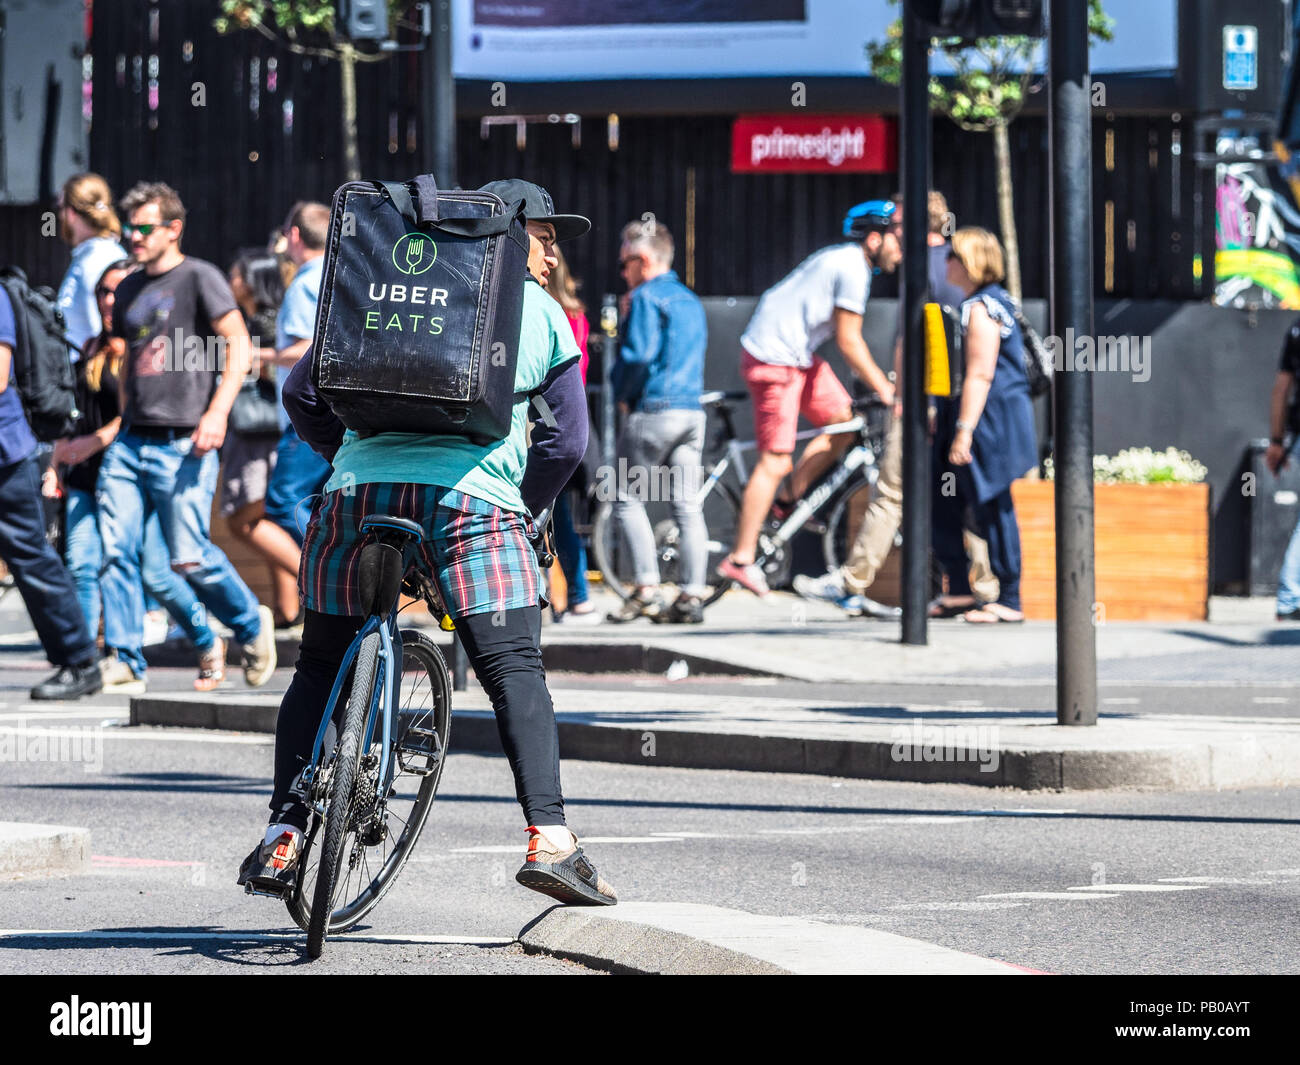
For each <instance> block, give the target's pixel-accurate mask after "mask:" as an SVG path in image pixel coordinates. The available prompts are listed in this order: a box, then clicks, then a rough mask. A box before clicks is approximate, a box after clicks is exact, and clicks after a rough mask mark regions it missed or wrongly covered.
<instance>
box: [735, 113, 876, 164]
mask: <svg viewBox="0 0 1300 1065" xmlns="http://www.w3.org/2000/svg"><path fill="white" fill-rule="evenodd" d="M897 169H898V128H897V126H896V124H895V122H894V120H893V119H892V118H885V117H884V116H882V115H746V116H744V117H742V118H738V119H736V122H735V125H733V126H732V128H731V170H732V172H733V173H745V172H754V171H762V172H766V173H787V174H803V173H841V172H843V173H856V174H881V173H892V172H893V171H894V170H897Z"/></svg>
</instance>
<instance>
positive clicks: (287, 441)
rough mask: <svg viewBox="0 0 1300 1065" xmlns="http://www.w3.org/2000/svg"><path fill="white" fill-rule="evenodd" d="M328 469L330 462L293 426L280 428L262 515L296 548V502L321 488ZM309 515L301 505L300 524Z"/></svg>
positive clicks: (298, 531) (299, 540)
mask: <svg viewBox="0 0 1300 1065" xmlns="http://www.w3.org/2000/svg"><path fill="white" fill-rule="evenodd" d="M330 471H331V467H330V464H329V463H328V462H326V461H325V460H324V459H323V458H321V457H320V456H319V455H318V454H316V452H314V451H313V450H312V449H311V445H310V444H307V443H305V442H304V441H303V439H302V437H300V436H299V435H298V433H297V432H296V431H295V430H294V428H293V426H289V428H288V429H286V430H285V431H284V435H282V436H281V437H280V443H279V445H278V446H277V447H276V449H275V468H274V469H273V470H272V471H271V480H270V483H269V484H267V486H266V516H267V517H268V518H270V519H271V520H272V521H273V522H275V524H276V525H278V526H280V528H282V529H283V530H284V531H285V532H287V533H288V534H289V535H290V536H292V537H293V538H294V540H295V541H297V543H298V546H299V547H302V536H303V534H302V531H301V529H300V527H299V523H298V504H299V503H301V502H302V501H303V500H304V499H309V498H311V497H312V496H314V495H317V494H318V493H319V492H320V490H321V489H322V488H324V487H325V482H326V481H328V480H329V477H330ZM310 514H311V508H310V507H304V508H303V510H302V520H303V524H304V525H305V524H306V521H307V518H308V517H309V516H310Z"/></svg>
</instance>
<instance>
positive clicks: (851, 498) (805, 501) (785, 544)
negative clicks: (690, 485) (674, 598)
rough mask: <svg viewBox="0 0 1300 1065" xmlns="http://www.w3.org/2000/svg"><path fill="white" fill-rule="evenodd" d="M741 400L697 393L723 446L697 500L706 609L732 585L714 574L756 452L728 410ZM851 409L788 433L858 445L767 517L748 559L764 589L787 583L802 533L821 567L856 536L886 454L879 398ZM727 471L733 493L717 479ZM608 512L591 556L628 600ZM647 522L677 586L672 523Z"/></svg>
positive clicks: (602, 511) (625, 563) (627, 575)
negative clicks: (748, 457)
mask: <svg viewBox="0 0 1300 1065" xmlns="http://www.w3.org/2000/svg"><path fill="white" fill-rule="evenodd" d="M742 401H744V402H748V401H749V393H748V392H706V393H704V394H703V395H701V396H700V405H701V406H702V407H704V408H705V410H708V411H712V412H713V413H714V414H715V415H716V416H717V418H718V420H719V421H720V422H721V430H720V432H719V434H718V438H717V440H716V442H715V445H714V446H715V447H717V446H719V445H722V446H724V448H725V452H724V454H723V456H722V457H721V458H720V459H719V460H718V461H717V462H715V463H714V464H713V465H712V466H711V467H709V469H708V476H707V477H706V478H705V480H704V482H703V484H702V485H701V486H700V489H699V492H698V493H697V497H696V498H697V499H698V500H699V502H700V506H701V508H702V510H703V511H704V517H705V525H706V526H707V528H708V530H709V539H708V546H709V559H708V565H707V573H708V580H709V593H708V595H706V596H704V597H703V601H704V604H705V605H706V606H708V605H709V604H711V603H714V602H716V601H717V600H718V599H719V598H720V597H721V596H722V594H723V593H724V592H726V591H727V589H728V588H729V587H730V586H731V583H732V582H731V581H728V580H724V579H723V578H721V577H719V576H718V575H717V572H716V571H717V566H718V563H719V562H721V561H722V559H723V558H724V557H725V556H726V555H727V553H728V552H729V551H730V550H731V542H732V537H733V534H734V532H735V528H736V523H737V520H738V518H739V515H740V501H741V497H742V495H743V494H744V490H745V485H746V484H748V482H749V469H748V466H747V464H746V461H745V453H746V452H748V451H756V450H757V448H758V445H757V442H756V441H753V440H741V439H740V438H739V434H738V433H737V432H736V426H735V420H734V418H733V416H732V406H733V405H734V404H736V403H739V402H742ZM853 410H854V411H856V412H858V413H856V414H855V416H854V417H853V418H851V419H849V420H848V421H846V422H838V423H836V424H834V425H827V426H824V427H822V428H821V429H808V430H804V431H803V432H800V433H798V434H796V436H795V439H796V440H808V439H811V438H812V437H815V436H820V435H821V434H822V433H827V434H830V435H839V434H844V433H852V434H856V436H857V442H856V443H855V444H853V445H852V446H851V447H850V448H849V449H848V450H847V451H846V452H845V453H844V454H843V455H842V456H840V458H839V459H838V461H837V462H836V463H835V465H834V466H832V467H831V469H830V470H828V471H827V472H826V473H825V474H824V475H823V476H822V477H821V478H820V480H818V481H817V482H816V483H815V484H814V485H813V486H812V487H811V488H810V489H809V490H808V492H807V494H806V495H805V496H804V497H803V498H802V499H801V500H799V501H798V502H797V503H796V504H795V505H794V506H793V507H792V508H791V509H790V510H789V511H788V512H787V513H784V514H781V513H779V512H778V511H775V510H774V511H773V514H772V515H770V516H769V518H768V521H767V522H766V523H765V526H764V528H763V531H762V532H761V533H760V535H759V542H758V551H757V554H756V555H755V561H756V562H757V563H758V564H759V565H760V566H761V567H762V568H763V572H764V574H765V576H766V577H767V581H768V584H769V585H770V586H771V587H773V588H777V587H783V586H784V585H786V584H788V583H789V576H790V568H791V563H792V558H791V542H792V541H793V539H794V537H795V535H796V534H797V533H799V532H800V531H801V530H805V529H806V530H808V531H810V532H815V533H819V534H820V535H821V547H822V554H823V557H824V560H825V563H826V568H827V569H828V570H830V569H836V568H838V567H839V566H840V565H842V564H843V562H844V561H845V559H847V557H848V554H849V551H850V550H851V548H852V545H853V541H854V539H855V538H856V537H857V532H858V528H859V526H860V525H861V523H862V518H863V515H864V514H865V513H866V509H867V506H868V504H869V503H870V501H871V494H872V492H873V490H874V487H875V484H876V481H877V480H878V478H879V476H880V471H879V467H878V465H877V459H878V458H879V456H880V455H881V453H882V452H883V451H884V449H885V436H886V432H887V429H888V421H887V419H888V414H889V407H888V406H887V405H886V404H885V403H884V402H883V401H882V400H880V398H879V397H876V396H870V397H867V398H864V399H859V400H855V401H854V403H853ZM732 469H734V470H735V479H736V481H737V482H738V483H739V488H737V487H735V486H733V485H732V484H731V483H730V481H729V480H724V479H723V478H724V477H726V475H727V473H728V471H730V470H732ZM654 505H659V506H662V504H652V506H654ZM647 509H649V507H648V508H647ZM823 514H824V515H825V519H824V520H823V519H822V515H823ZM613 515H614V506H613V502H612V501H602V503H601V505H600V508H599V510H598V511H597V514H596V519H595V521H594V522H593V524H592V532H591V547H592V554H593V555H594V556H595V559H596V565H597V567H598V568H599V569H600V572H601V574H602V576H603V577H604V580H605V583H606V585H607V586H608V587H609V588H610V589H612V590H613V591H614V592H615V593H616V594H617V595H618V596H619V597H620V598H621V599H627V598H628V597H629V596H631V595H632V594H633V592H634V591H635V590H636V584H635V581H634V576H635V575H634V574H633V573H632V572H631V559H630V558H629V557H628V552H626V551H625V550H624V547H623V545H622V543H621V542H620V537H619V536H618V531H617V529H616V528H615V522H614V520H613ZM651 524H652V527H653V529H654V535H655V549H656V553H657V555H658V559H659V572H660V578H661V579H662V580H663V581H664V582H665V583H669V584H676V583H678V578H679V575H680V572H681V551H680V540H681V536H680V533H679V531H678V528H677V523H676V521H675V520H674V519H673V518H672V517H671V516H667V517H659V518H658V519H657V520H656V519H654V518H652V522H651ZM715 533H716V534H717V535H715Z"/></svg>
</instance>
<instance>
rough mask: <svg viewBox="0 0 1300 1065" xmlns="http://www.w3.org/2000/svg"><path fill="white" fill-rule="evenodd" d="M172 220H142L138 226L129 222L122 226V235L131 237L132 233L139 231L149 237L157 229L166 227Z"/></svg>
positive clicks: (141, 234) (143, 235)
mask: <svg viewBox="0 0 1300 1065" xmlns="http://www.w3.org/2000/svg"><path fill="white" fill-rule="evenodd" d="M169 225H171V223H170V222H142V223H141V224H140V225H138V226H133V225H131V224H130V223H129V222H128V223H127V224H126V225H124V226H123V227H122V235H123V236H124V237H129V236H130V235H131V234H132V233H139V234H140V236H142V237H147V236H148V235H149V234H150V233H152V232H153V231H154V230H155V229H166V228H167V227H168V226H169Z"/></svg>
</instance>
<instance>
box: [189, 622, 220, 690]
mask: <svg viewBox="0 0 1300 1065" xmlns="http://www.w3.org/2000/svg"><path fill="white" fill-rule="evenodd" d="M225 679H226V641H225V640H223V639H222V638H221V637H220V636H218V637H217V638H216V641H215V642H214V643H213V644H212V646H211V647H209V648H208V649H207V650H206V651H200V652H199V675H198V676H197V677H195V678H194V690H195V691H196V692H210V691H212V690H213V689H214V688H217V687H219V686H220V685H221V682H222V681H223V680H225Z"/></svg>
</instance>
